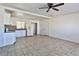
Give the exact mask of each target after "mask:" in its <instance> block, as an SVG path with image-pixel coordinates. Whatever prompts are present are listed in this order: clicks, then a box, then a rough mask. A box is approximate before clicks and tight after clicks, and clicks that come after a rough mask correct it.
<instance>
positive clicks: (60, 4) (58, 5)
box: [53, 3, 64, 7]
mask: <svg viewBox="0 0 79 59" xmlns="http://www.w3.org/2000/svg"><path fill="white" fill-rule="evenodd" d="M62 5H64V3H60V4H57V5H54V6H53V7H58V6H62Z"/></svg>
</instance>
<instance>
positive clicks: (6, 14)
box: [4, 13, 11, 25]
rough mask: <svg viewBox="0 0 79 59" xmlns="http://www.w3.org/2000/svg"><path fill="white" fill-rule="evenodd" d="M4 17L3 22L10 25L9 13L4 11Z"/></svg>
mask: <svg viewBox="0 0 79 59" xmlns="http://www.w3.org/2000/svg"><path fill="white" fill-rule="evenodd" d="M4 17H5V20H4V24H6V25H10V24H11V15H10V14H8V13H5V16H4Z"/></svg>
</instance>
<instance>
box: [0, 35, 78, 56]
mask: <svg viewBox="0 0 79 59" xmlns="http://www.w3.org/2000/svg"><path fill="white" fill-rule="evenodd" d="M0 56H79V44H78V43H72V42H69V41H65V40H62V39H57V38H51V37H48V36H33V37H27V38H26V37H23V38H17V41H16V43H15V44H13V45H9V46H5V47H1V48H0Z"/></svg>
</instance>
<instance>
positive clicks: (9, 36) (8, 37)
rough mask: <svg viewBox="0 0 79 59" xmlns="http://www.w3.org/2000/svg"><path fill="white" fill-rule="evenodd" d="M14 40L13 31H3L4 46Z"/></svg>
mask: <svg viewBox="0 0 79 59" xmlns="http://www.w3.org/2000/svg"><path fill="white" fill-rule="evenodd" d="M15 42H16V35H15V33H14V32H11V33H4V46H6V45H11V44H13V43H15Z"/></svg>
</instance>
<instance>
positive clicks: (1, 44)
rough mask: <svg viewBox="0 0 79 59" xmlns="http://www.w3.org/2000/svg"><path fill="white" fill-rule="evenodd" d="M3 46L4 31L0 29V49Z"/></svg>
mask: <svg viewBox="0 0 79 59" xmlns="http://www.w3.org/2000/svg"><path fill="white" fill-rule="evenodd" d="M2 46H3V33H2V30H1V29H0V47H2Z"/></svg>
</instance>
